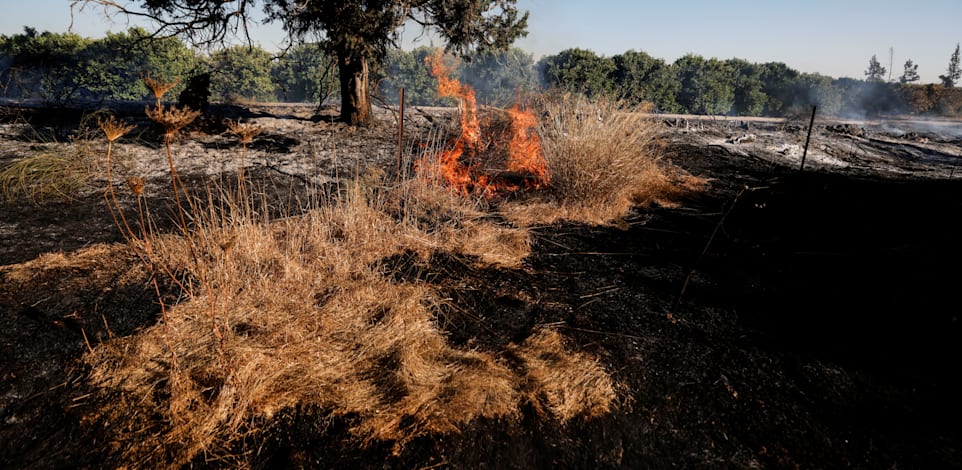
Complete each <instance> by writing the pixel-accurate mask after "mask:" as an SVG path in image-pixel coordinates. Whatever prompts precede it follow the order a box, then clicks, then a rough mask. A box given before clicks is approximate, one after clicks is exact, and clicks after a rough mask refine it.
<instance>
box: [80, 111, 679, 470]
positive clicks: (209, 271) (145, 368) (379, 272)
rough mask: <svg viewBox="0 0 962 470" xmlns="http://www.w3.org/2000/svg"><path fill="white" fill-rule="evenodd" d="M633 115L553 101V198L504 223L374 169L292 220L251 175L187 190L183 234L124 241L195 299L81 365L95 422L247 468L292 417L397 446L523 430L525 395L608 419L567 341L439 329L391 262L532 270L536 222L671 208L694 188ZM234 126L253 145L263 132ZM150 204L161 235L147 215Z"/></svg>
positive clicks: (599, 390)
mask: <svg viewBox="0 0 962 470" xmlns="http://www.w3.org/2000/svg"><path fill="white" fill-rule="evenodd" d="M630 111H631V110H625V109H622V108H620V107H619V106H618V105H617V104H615V103H606V102H602V103H598V102H588V101H585V100H583V99H580V98H576V97H572V96H560V97H555V98H553V99H550V100H548V99H546V100H545V102H544V110H543V113H544V115H545V116H546V117H547V119H546V124H544V125H543V127H542V128H541V129H540V130H539V132H540V134H541V137H542V141H543V143H544V148H545V153H546V156H547V157H548V161H549V165H551V172H552V183H551V187H550V188H549V189H548V190H547V191H542V192H540V193H537V192H529V193H527V194H526V195H523V196H520V197H517V198H514V199H513V200H511V201H501V203H500V210H501V211H503V212H502V213H497V212H494V210H493V209H492V205H491V204H492V203H491V202H490V201H487V200H485V199H484V198H482V197H478V198H476V199H472V198H467V197H462V196H458V195H456V194H454V193H452V192H451V191H450V190H448V189H446V188H443V187H440V186H438V185H435V184H432V183H431V182H430V181H427V180H426V179H424V178H414V179H400V180H388V179H387V178H386V177H385V174H384V172H383V171H380V170H377V169H369V170H358V171H356V172H355V173H356V174H357V175H358V176H357V177H356V178H354V179H353V180H351V181H349V182H343V184H342V185H341V186H340V189H339V190H338V191H337V192H336V194H333V195H329V196H327V198H326V199H323V198H322V200H317V201H314V202H313V204H312V205H311V207H309V208H308V209H307V210H306V211H304V210H300V209H299V210H298V211H297V213H298V214H299V215H296V216H289V217H283V218H271V217H270V216H269V215H268V214H271V213H276V208H268V207H267V203H266V202H262V201H260V202H259V197H260V196H259V195H258V193H257V191H255V188H252V187H250V186H249V184H248V183H247V181H246V179H245V178H244V176H243V174H242V173H239V174H238V184H239V187H240V188H242V190H237V191H233V190H226V189H222V190H217V189H215V190H213V192H212V193H211V194H209V196H208V197H207V198H206V201H202V200H199V199H196V198H193V197H190V198H188V201H189V204H188V205H187V206H186V208H183V207H180V206H178V207H179V210H178V212H179V215H178V217H179V218H180V219H181V222H182V224H181V228H182V231H181V233H179V234H177V235H164V236H157V235H154V234H153V232H151V231H149V230H140V235H141V238H140V239H138V238H137V237H135V236H132V237H131V241H130V243H129V245H130V246H131V247H132V248H133V249H135V250H136V251H137V252H138V253H139V255H140V256H141V258H142V259H143V260H144V261H145V266H147V267H148V268H149V272H150V273H151V275H152V276H154V278H155V279H156V278H157V277H167V278H173V279H170V281H171V283H173V284H177V285H179V286H180V287H181V288H182V289H183V290H184V291H185V295H184V296H183V297H182V300H181V301H180V303H178V304H177V305H172V306H168V305H163V306H162V307H163V308H162V310H163V317H162V321H161V322H159V323H158V324H157V325H154V326H152V327H150V328H147V329H145V330H143V331H141V332H140V333H138V334H136V335H132V336H129V337H126V338H118V339H115V340H112V341H109V342H107V343H105V344H102V345H100V346H98V347H96V348H95V349H94V350H93V351H92V352H91V353H90V354H88V355H87V357H86V361H87V363H88V364H89V366H90V367H91V375H90V379H91V382H92V383H93V384H94V385H95V386H97V387H99V389H100V390H101V392H102V394H101V399H102V401H101V403H103V406H102V407H101V408H99V409H98V410H97V411H96V412H95V414H94V415H92V416H90V417H89V418H90V419H91V420H93V421H94V422H97V423H101V424H103V425H105V426H107V427H108V432H109V434H110V437H111V438H113V439H115V440H116V442H117V443H118V444H117V445H118V448H119V449H120V452H121V454H122V459H123V461H125V462H128V463H130V464H131V465H133V466H164V465H166V466H179V465H183V464H185V463H188V462H190V461H192V460H193V459H195V458H196V457H197V456H198V455H201V454H203V455H206V456H208V457H210V458H221V457H223V458H232V459H234V460H232V461H231V462H232V463H231V464H232V465H243V464H244V457H243V456H237V455H233V454H232V451H231V450H228V449H235V450H236V449H237V448H238V447H237V445H240V443H241V442H243V441H244V439H245V438H246V437H247V436H249V435H250V434H251V433H254V434H256V433H258V432H261V431H262V429H263V428H264V426H266V425H268V424H269V423H270V420H271V418H272V417H273V416H275V415H276V414H277V413H279V412H282V411H284V410H294V409H309V410H315V411H314V412H315V413H318V414H320V415H324V414H327V415H329V416H331V417H343V418H344V419H345V422H347V423H349V425H350V426H351V431H352V433H353V434H354V435H355V436H356V438H357V440H358V442H359V443H365V442H371V441H389V442H394V443H395V444H396V447H395V449H396V450H400V449H401V448H403V447H404V445H405V444H406V443H408V442H409V441H410V440H411V439H413V438H416V437H418V436H424V435H432V434H439V433H456V432H458V431H459V430H460V429H463V428H464V427H465V426H466V425H468V424H469V423H471V422H472V421H475V420H478V419H482V418H485V419H495V420H515V419H518V418H519V417H520V416H521V413H522V412H521V409H522V406H523V405H525V404H529V405H531V407H532V408H533V409H534V410H535V411H536V412H537V414H538V416H539V417H540V418H541V419H545V420H557V421H559V422H562V423H564V422H568V421H570V420H572V419H576V418H578V417H583V418H590V417H596V416H600V415H603V414H605V413H608V412H610V411H611V409H612V407H613V406H615V403H616V400H617V399H618V397H619V395H620V391H619V385H618V384H617V383H616V382H615V381H614V380H613V379H612V378H611V376H610V375H609V373H608V372H607V371H606V370H605V368H604V367H603V366H602V365H601V364H600V363H599V362H598V360H597V359H596V358H594V357H592V356H590V355H588V354H586V353H583V352H579V351H577V350H575V349H573V348H572V347H571V346H570V345H568V344H566V341H565V339H564V337H563V336H562V335H560V334H559V333H558V332H556V331H554V330H550V329H539V330H536V331H535V333H534V334H532V335H531V336H530V337H528V338H527V339H525V340H523V341H521V342H520V343H519V344H511V345H508V346H506V347H505V349H504V350H502V351H496V350H487V351H478V350H473V349H469V348H465V347H456V346H454V345H452V344H451V343H449V342H448V341H447V338H446V336H445V334H444V332H443V331H442V330H440V329H439V326H438V322H437V319H436V315H438V313H439V312H440V311H441V309H440V304H441V303H442V302H444V301H445V300H442V299H439V298H438V297H437V295H436V294H435V291H434V287H433V286H432V285H431V284H428V283H427V282H425V281H400V280H398V276H396V273H394V272H390V271H387V270H388V269H391V268H387V267H386V266H391V265H392V263H384V262H383V260H385V259H386V258H391V257H394V256H397V255H399V254H403V253H414V254H417V255H418V258H420V260H421V261H422V262H427V261H428V260H430V259H431V257H432V255H434V254H437V253H440V252H443V253H449V254H453V255H455V256H459V257H461V258H462V259H473V260H474V262H475V263H478V264H481V265H487V266H496V267H519V266H520V265H521V262H522V260H523V259H524V258H525V257H527V256H528V254H529V251H530V240H529V237H530V235H529V233H528V230H527V229H526V228H525V227H527V226H530V225H531V224H535V223H539V224H540V223H551V222H554V221H557V220H562V219H567V220H576V221H581V222H593V223H609V222H611V221H613V220H616V219H619V218H621V217H623V216H624V215H625V214H626V213H627V211H628V210H629V208H630V207H631V206H632V205H633V204H639V203H640V204H650V203H655V202H657V203H663V202H664V201H666V200H668V198H670V197H671V196H673V195H675V194H676V193H677V192H678V191H679V189H678V188H679V187H680V186H679V182H684V181H687V180H686V179H685V177H684V176H683V175H679V174H675V173H672V172H671V171H670V170H669V168H668V166H667V165H663V164H662V163H661V162H660V161H659V158H658V156H659V155H660V153H659V147H658V143H657V142H658V139H657V138H658V129H659V128H658V127H657V126H656V125H655V124H653V123H651V122H650V121H647V120H645V119H644V118H643V117H641V116H640V115H639V114H638V113H633V112H630ZM178 112H179V111H178ZM173 113H174V111H173V110H166V109H164V108H160V107H157V108H155V110H154V111H153V114H154V115H153V116H152V117H154V118H155V119H157V120H158V121H160V122H161V124H164V127H165V130H166V131H167V135H165V141H166V142H167V143H168V145H167V146H166V149H165V151H166V153H167V159H168V163H169V164H170V171H171V177H172V182H173V185H174V186H173V191H174V193H175V196H183V197H186V191H185V190H184V188H183V186H182V185H178V184H177V181H178V178H177V175H176V173H175V169H174V168H175V167H174V155H173V153H172V150H171V148H170V146H169V142H170V137H171V135H172V134H173V133H175V132H176V131H177V129H179V128H180V127H182V124H183V123H184V122H185V121H189V120H191V119H193V117H194V116H193V115H192V114H177V115H174V114H173ZM148 114H150V112H149V113H148ZM599 116H600V119H599ZM165 119H166V121H165ZM165 123H166V124H165ZM237 126H238V125H237V124H235V129H234V131H235V134H237V135H238V137H239V138H240V139H241V141H242V144H243V145H242V150H246V145H247V144H249V143H250V142H251V141H252V140H253V138H254V137H255V136H256V132H254V131H255V128H254V127H250V128H249V129H248V128H240V127H237ZM258 130H259V129H258ZM108 137H110V136H109V135H108ZM431 150H436V149H431ZM426 151H428V152H429V151H430V150H426ZM138 184H142V183H140V182H137V181H133V182H132V183H131V187H132V188H134V189H133V190H134V191H135V192H136V191H137V189H136V188H137V187H138ZM140 187H142V186H140ZM265 200H266V199H265ZM140 202H141V200H140V199H138V203H140ZM178 202H179V200H178ZM138 210H139V213H138V217H137V219H135V220H137V221H138V222H139V223H140V224H141V225H145V224H146V225H148V226H149V225H150V224H151V221H150V220H149V218H148V220H146V222H144V221H143V220H142V219H143V218H144V214H145V213H148V214H149V210H148V209H147V208H143V207H140V206H138ZM185 212H188V213H186V214H185ZM292 213H293V211H292ZM188 217H189V219H190V220H191V221H192V222H191V224H190V226H189V227H188V225H187V224H186V222H184V220H186V218H188ZM505 218H507V219H508V220H510V221H511V222H510V223H509V222H506V221H505ZM128 231H129V232H131V234H135V232H136V231H134V230H129V229H128ZM175 273H176V275H175ZM508 358H510V360H509V359H508Z"/></svg>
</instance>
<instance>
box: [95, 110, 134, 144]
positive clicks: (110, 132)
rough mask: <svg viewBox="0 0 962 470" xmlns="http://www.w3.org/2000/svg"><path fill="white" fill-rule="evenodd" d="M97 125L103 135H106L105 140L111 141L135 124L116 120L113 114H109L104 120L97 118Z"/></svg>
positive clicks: (128, 130)
mask: <svg viewBox="0 0 962 470" xmlns="http://www.w3.org/2000/svg"><path fill="white" fill-rule="evenodd" d="M97 127H99V128H100V130H101V131H103V133H104V135H105V136H107V142H113V141H115V140H117V139H119V138H121V137H122V136H123V135H124V134H126V133H128V132H130V131H131V130H132V129H133V128H135V127H137V126H134V125H133V124H127V123H125V122H123V121H119V120H117V118H115V117H113V116H110V117H108V118H107V119H104V120H100V119H97Z"/></svg>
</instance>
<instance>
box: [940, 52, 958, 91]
mask: <svg viewBox="0 0 962 470" xmlns="http://www.w3.org/2000/svg"><path fill="white" fill-rule="evenodd" d="M959 60H960V59H959V45H958V44H956V45H955V52H953V53H952V57H950V58H949V67H948V68H947V69H946V71H945V75H939V80H942V86H944V87H946V88H952V87H954V86H955V84H956V83H958V82H959V78H962V66H960V64H959Z"/></svg>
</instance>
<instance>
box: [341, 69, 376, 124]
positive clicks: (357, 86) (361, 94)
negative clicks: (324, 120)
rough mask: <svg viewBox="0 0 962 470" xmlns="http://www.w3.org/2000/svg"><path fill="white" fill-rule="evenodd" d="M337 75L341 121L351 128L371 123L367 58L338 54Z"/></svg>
mask: <svg viewBox="0 0 962 470" xmlns="http://www.w3.org/2000/svg"><path fill="white" fill-rule="evenodd" d="M337 66H338V75H339V76H340V81H341V119H343V120H344V122H346V123H348V124H350V125H352V126H366V125H368V124H370V123H371V120H372V115H371V101H370V100H369V99H368V67H367V58H365V57H363V56H362V55H360V54H351V53H350V52H339V53H338V54H337Z"/></svg>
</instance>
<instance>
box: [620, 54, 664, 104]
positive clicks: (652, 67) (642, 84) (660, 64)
mask: <svg viewBox="0 0 962 470" xmlns="http://www.w3.org/2000/svg"><path fill="white" fill-rule="evenodd" d="M612 60H613V61H614V63H615V72H614V75H613V79H614V85H615V86H616V87H617V89H618V90H619V92H620V95H621V98H622V99H624V100H625V101H626V102H627V103H629V104H631V105H637V104H640V103H642V102H649V103H652V104H653V105H654V106H655V109H656V110H657V111H661V112H666V113H674V112H678V111H680V107H679V105H678V102H677V101H676V97H677V96H678V93H679V91H680V83H679V82H678V81H677V80H675V77H674V75H673V74H672V70H671V67H670V66H669V65H668V64H667V63H665V61H664V60H661V59H656V58H654V57H652V56H650V55H648V54H647V53H645V52H639V51H634V50H629V51H627V52H625V53H623V54H619V55H616V56H614V57H612Z"/></svg>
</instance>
